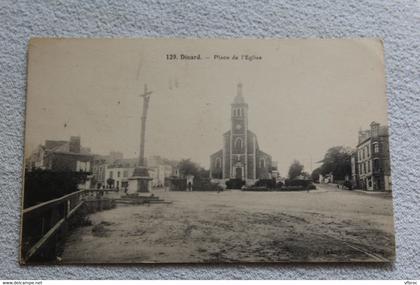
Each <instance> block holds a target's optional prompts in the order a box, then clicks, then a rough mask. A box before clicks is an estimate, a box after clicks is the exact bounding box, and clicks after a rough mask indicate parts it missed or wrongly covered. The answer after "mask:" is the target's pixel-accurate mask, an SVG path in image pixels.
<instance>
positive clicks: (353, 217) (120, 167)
mask: <svg viewBox="0 0 420 285" xmlns="http://www.w3.org/2000/svg"><path fill="white" fill-rule="evenodd" d="M384 70H385V68H384V55H383V43H382V41H380V40H375V39H346V40H339V39H336V40H321V39H307V40H291V39H284V40H274V39H272V40H251V39H246V40H245V39H235V40H218V39H212V40H210V39H202V40H192V39H191V40H190V39H188V40H187V39H44V38H39V39H38V38H37V39H32V40H31V41H30V43H29V50H28V83H27V107H26V130H25V131H26V133H25V164H24V187H23V205H22V229H21V233H22V235H21V260H20V261H21V263H22V264H32V263H51V264H57V263H59V264H60V263H66V264H68V263H84V264H86V263H232V262H233V263H241V262H252V263H254V262H392V261H394V259H395V241H394V239H395V238H394V218H393V207H392V190H391V189H392V183H391V181H392V180H391V167H390V153H389V131H388V120H387V97H386V82H385V71H384Z"/></svg>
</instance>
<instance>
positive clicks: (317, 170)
mask: <svg viewBox="0 0 420 285" xmlns="http://www.w3.org/2000/svg"><path fill="white" fill-rule="evenodd" d="M320 174H321V168H320V167H318V168H315V169H314V171H312V173H311V178H312V181H314V182H319V175H320Z"/></svg>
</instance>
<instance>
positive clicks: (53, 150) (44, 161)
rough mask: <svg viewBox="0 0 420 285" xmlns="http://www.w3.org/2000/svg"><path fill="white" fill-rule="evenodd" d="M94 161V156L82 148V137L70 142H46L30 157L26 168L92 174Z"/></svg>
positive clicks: (87, 149)
mask: <svg viewBox="0 0 420 285" xmlns="http://www.w3.org/2000/svg"><path fill="white" fill-rule="evenodd" d="M92 161H93V155H92V154H91V153H90V149H89V148H84V147H82V146H81V143H80V137H70V140H69V141H64V140H46V141H45V144H44V145H40V146H38V147H37V148H36V149H35V150H34V151H33V152H32V154H31V155H30V156H29V158H28V159H27V161H26V168H27V169H28V170H31V169H46V170H53V171H84V172H91V171H92V168H91V166H92Z"/></svg>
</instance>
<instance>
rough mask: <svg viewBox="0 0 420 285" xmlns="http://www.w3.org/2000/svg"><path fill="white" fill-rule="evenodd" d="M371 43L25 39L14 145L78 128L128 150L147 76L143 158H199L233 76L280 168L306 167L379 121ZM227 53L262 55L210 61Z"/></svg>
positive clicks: (213, 144) (375, 47) (214, 146)
mask: <svg viewBox="0 0 420 285" xmlns="http://www.w3.org/2000/svg"><path fill="white" fill-rule="evenodd" d="M382 49H383V47H382V44H381V42H379V41H373V40H264V41H252V40H230V41H229V40H218V41H215V40H213V41H212V40H201V41H191V40H190V41H187V40H184V41H179V40H177V41H175V40H155V41H153V40H147V41H144V40H143V41H142V40H128V39H126V40H34V41H32V42H31V44H30V53H29V67H28V72H29V74H28V102H27V123H26V146H27V148H26V154H28V153H29V152H31V151H32V150H33V149H34V147H36V146H37V145H39V144H43V142H44V141H45V140H46V139H60V140H62V139H63V140H67V139H69V137H70V136H73V135H79V136H81V141H82V145H83V146H85V147H90V148H91V149H92V151H93V152H94V153H98V154H107V153H108V152H109V151H121V152H123V153H124V156H125V157H136V156H137V155H138V149H139V141H140V116H141V108H142V102H141V99H140V97H139V94H140V93H142V92H143V88H144V84H145V83H147V84H148V87H149V89H150V90H152V91H153V94H152V96H151V99H150V108H149V116H148V121H147V131H146V132H147V136H146V151H145V152H146V156H150V155H155V154H157V155H161V156H163V157H166V158H169V159H181V158H191V159H192V160H194V161H196V162H198V163H199V164H201V165H202V166H205V167H208V165H209V155H210V154H211V153H213V152H215V151H217V150H219V149H221V147H222V134H223V133H224V132H225V131H227V130H228V129H229V128H230V104H231V102H232V101H233V98H234V97H235V95H236V86H237V84H238V82H242V84H243V96H244V98H245V100H246V101H247V103H248V104H249V129H250V130H252V131H253V132H255V133H256V134H257V137H258V142H259V146H260V148H261V149H262V150H263V151H265V152H266V153H268V154H270V155H271V156H272V157H273V160H276V161H278V165H279V170H280V172H281V175H283V176H285V175H287V169H288V167H289V165H290V163H291V162H292V161H293V159H298V160H299V161H301V162H302V163H303V164H304V165H305V169H306V170H307V171H310V170H311V159H312V161H313V164H312V168H315V167H316V166H317V165H316V164H315V162H316V161H319V160H321V159H322V157H323V155H324V153H325V151H326V150H327V149H328V148H329V147H331V146H335V145H344V146H352V147H354V146H355V145H356V142H357V132H358V130H359V128H361V127H362V128H364V129H366V128H368V127H369V124H370V122H372V121H377V122H380V123H381V124H387V107H386V106H387V102H386V96H385V79H384V63H383V50H382ZM167 54H177V55H178V56H179V55H180V54H192V55H194V54H201V56H202V57H203V58H204V59H203V60H195V61H192V60H190V61H187V60H172V61H171V60H167V59H166V55H167ZM234 54H235V55H242V54H248V55H257V56H261V57H262V60H254V61H251V62H249V61H242V60H224V61H222V60H213V56H214V55H226V56H232V55H234ZM206 57H209V59H206Z"/></svg>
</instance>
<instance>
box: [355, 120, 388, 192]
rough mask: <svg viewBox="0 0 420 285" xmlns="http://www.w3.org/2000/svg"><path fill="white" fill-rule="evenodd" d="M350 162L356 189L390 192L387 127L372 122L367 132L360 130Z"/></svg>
mask: <svg viewBox="0 0 420 285" xmlns="http://www.w3.org/2000/svg"><path fill="white" fill-rule="evenodd" d="M351 161H352V171H353V173H352V178H353V182H354V184H356V187H359V188H362V189H364V190H369V191H391V167H390V158H389V135H388V127H387V126H381V125H380V124H379V123H376V122H372V123H371V124H370V129H369V130H364V131H362V130H360V131H359V140H358V144H357V147H356V153H355V155H354V156H353V157H352V160H351Z"/></svg>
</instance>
